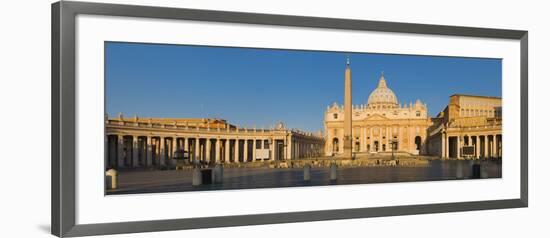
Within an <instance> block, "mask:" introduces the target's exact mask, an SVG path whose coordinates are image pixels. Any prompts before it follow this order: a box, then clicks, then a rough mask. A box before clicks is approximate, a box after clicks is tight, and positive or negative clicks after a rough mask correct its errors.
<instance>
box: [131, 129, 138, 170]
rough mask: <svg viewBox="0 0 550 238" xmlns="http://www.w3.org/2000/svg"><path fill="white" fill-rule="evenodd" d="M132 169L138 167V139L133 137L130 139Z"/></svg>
mask: <svg viewBox="0 0 550 238" xmlns="http://www.w3.org/2000/svg"><path fill="white" fill-rule="evenodd" d="M132 147H133V148H132V167H134V168H135V167H137V166H138V159H139V158H138V157H139V144H138V137H137V136H133V137H132Z"/></svg>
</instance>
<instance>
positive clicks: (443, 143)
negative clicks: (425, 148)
mask: <svg viewBox="0 0 550 238" xmlns="http://www.w3.org/2000/svg"><path fill="white" fill-rule="evenodd" d="M445 144H447V140H446V139H445V134H443V133H441V158H445V157H447V155H446V154H445V149H446V148H445Z"/></svg>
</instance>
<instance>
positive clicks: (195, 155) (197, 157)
mask: <svg viewBox="0 0 550 238" xmlns="http://www.w3.org/2000/svg"><path fill="white" fill-rule="evenodd" d="M200 149H201V148H200V138H198V137H197V138H195V151H194V153H193V159H194V160H195V161H199V160H200V159H201V158H200V153H199V150H200Z"/></svg>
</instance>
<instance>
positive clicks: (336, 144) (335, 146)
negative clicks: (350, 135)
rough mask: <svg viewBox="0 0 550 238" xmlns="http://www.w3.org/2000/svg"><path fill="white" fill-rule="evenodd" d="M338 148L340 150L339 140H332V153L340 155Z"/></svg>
mask: <svg viewBox="0 0 550 238" xmlns="http://www.w3.org/2000/svg"><path fill="white" fill-rule="evenodd" d="M338 148H340V145H339V141H338V138H334V139H333V140H332V151H333V152H335V153H338Z"/></svg>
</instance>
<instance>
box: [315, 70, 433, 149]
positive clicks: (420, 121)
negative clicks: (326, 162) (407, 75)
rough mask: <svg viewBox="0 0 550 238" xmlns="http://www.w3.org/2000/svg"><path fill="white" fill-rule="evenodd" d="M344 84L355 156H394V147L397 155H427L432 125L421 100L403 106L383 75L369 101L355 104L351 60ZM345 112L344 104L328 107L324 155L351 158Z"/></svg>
mask: <svg viewBox="0 0 550 238" xmlns="http://www.w3.org/2000/svg"><path fill="white" fill-rule="evenodd" d="M348 77H349V78H348ZM348 79H349V81H350V82H349V84H348V83H347V81H348ZM345 81H346V83H345V89H346V90H345V93H344V94H345V95H344V98H345V101H346V102H348V103H349V105H351V110H350V112H349V114H350V115H351V117H350V116H348V118H351V120H350V122H351V123H350V124H351V147H352V148H351V150H352V151H353V152H354V153H355V154H356V155H360V154H373V153H391V148H392V147H391V146H392V145H393V146H394V148H395V149H396V151H397V152H405V153H409V154H425V153H427V145H426V137H427V128H428V127H429V126H430V125H431V120H430V118H429V116H428V109H427V106H426V104H424V103H422V102H421V101H420V100H416V102H415V103H412V102H411V103H409V104H400V103H399V102H398V100H397V96H396V95H395V94H394V93H393V91H392V90H391V89H390V88H389V87H388V84H387V82H386V79H385V78H384V74H382V75H381V77H380V79H379V80H378V87H376V89H374V90H373V91H372V93H371V94H370V96H369V97H368V100H367V102H366V103H364V104H358V105H352V104H351V68H350V66H349V61H348V65H347V66H346V73H345ZM348 86H349V88H348ZM348 93H349V94H348ZM346 99H348V100H346ZM345 111H346V110H345V105H338V104H337V103H334V104H333V105H332V106H328V107H327V109H326V111H325V116H324V117H325V118H324V128H325V140H326V143H325V154H326V155H328V156H331V155H336V156H341V157H346V158H348V157H350V156H349V155H348V156H346V155H345V154H344V151H345V150H346V149H345V148H344V143H343V142H344V141H345V134H346V132H345V126H344V125H345V124H346V123H345V121H346V113H345Z"/></svg>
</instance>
